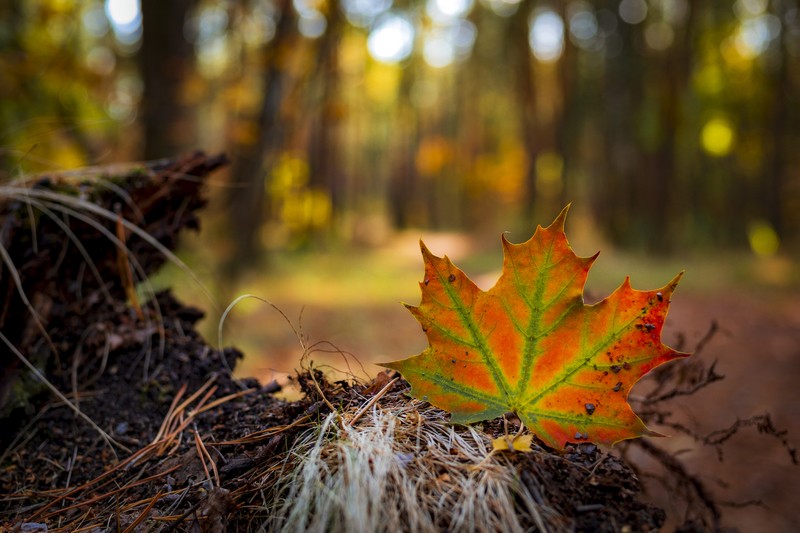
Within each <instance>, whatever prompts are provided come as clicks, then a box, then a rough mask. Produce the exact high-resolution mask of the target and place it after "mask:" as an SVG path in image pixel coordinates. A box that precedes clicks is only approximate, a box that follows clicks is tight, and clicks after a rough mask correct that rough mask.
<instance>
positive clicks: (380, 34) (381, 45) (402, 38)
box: [367, 13, 415, 63]
mask: <svg viewBox="0 0 800 533" xmlns="http://www.w3.org/2000/svg"><path fill="white" fill-rule="evenodd" d="M414 36H415V31H414V25H413V24H412V23H411V21H410V20H408V18H407V17H405V16H403V15H398V14H395V13H387V14H386V15H384V16H382V17H381V18H380V19H379V20H378V21H377V22H376V23H375V27H374V28H373V29H372V31H371V32H370V34H369V38H368V39H367V49H368V50H369V53H370V55H371V56H372V57H373V58H375V59H377V60H378V61H382V62H384V63H399V62H400V61H403V60H404V59H407V58H408V56H410V55H411V52H412V50H413V49H414Z"/></svg>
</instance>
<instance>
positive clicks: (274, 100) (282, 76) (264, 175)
mask: <svg viewBox="0 0 800 533" xmlns="http://www.w3.org/2000/svg"><path fill="white" fill-rule="evenodd" d="M276 10H277V22H276V25H275V33H274V36H273V37H272V39H271V40H270V41H269V42H268V43H267V44H265V45H264V46H263V47H262V48H261V49H260V50H259V51H258V57H259V60H258V68H259V70H260V72H261V79H262V87H261V90H260V93H261V106H260V110H259V112H258V115H257V116H256V117H254V118H251V119H250V120H252V121H253V123H254V124H253V126H254V127H253V128H252V129H253V130H254V131H255V132H256V134H255V136H254V137H253V138H249V137H248V138H247V139H246V141H245V142H243V143H241V144H240V145H239V146H237V147H236V153H235V159H234V166H233V171H232V179H233V184H232V187H231V188H230V189H229V194H228V207H227V213H228V216H227V219H228V224H229V227H230V229H231V238H232V240H233V250H232V253H231V254H230V256H229V257H228V258H227V261H226V263H227V264H226V270H227V271H228V273H229V274H231V275H235V274H236V273H237V272H239V271H240V270H241V269H243V268H244V267H246V266H250V265H253V264H255V263H257V262H258V260H259V258H260V254H261V252H262V250H263V247H262V246H261V243H260V241H259V239H260V232H261V227H262V224H263V223H264V222H265V221H266V220H268V219H269V218H270V212H269V202H268V201H267V195H266V183H267V179H268V178H269V175H270V172H271V169H272V167H273V165H274V163H275V160H276V158H277V156H278V152H279V150H280V149H281V148H282V145H283V140H284V135H285V131H286V123H285V117H284V116H282V111H283V110H282V106H283V104H284V101H285V99H286V98H287V95H288V94H289V92H290V91H291V87H289V84H290V81H291V79H290V73H289V67H290V59H291V52H292V47H293V46H295V45H296V41H297V38H298V37H297V31H296V26H297V20H296V17H295V15H294V12H293V11H292V3H291V1H290V0H280V1H279V3H278V5H277V6H276Z"/></svg>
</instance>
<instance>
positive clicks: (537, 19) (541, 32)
mask: <svg viewBox="0 0 800 533" xmlns="http://www.w3.org/2000/svg"><path fill="white" fill-rule="evenodd" d="M528 43H529V44H530V47H531V51H533V55H534V56H535V57H536V59H538V60H539V61H542V62H545V63H549V62H552V61H556V60H557V59H558V58H559V57H561V53H562V52H563V51H564V20H563V19H562V18H561V16H560V15H559V14H558V13H556V12H555V11H553V10H552V9H550V8H541V9H536V10H534V12H533V13H532V14H531V19H530V31H529V33H528Z"/></svg>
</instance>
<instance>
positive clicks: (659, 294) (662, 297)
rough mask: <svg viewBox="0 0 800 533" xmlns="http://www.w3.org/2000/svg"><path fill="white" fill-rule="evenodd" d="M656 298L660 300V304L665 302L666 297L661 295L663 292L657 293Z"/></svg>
mask: <svg viewBox="0 0 800 533" xmlns="http://www.w3.org/2000/svg"><path fill="white" fill-rule="evenodd" d="M656 298H658V301H659V302H663V301H664V295H663V294H661V292H657V293H656Z"/></svg>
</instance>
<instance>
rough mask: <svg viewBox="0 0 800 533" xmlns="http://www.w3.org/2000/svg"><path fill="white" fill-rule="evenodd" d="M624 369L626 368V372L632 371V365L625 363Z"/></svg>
mask: <svg viewBox="0 0 800 533" xmlns="http://www.w3.org/2000/svg"><path fill="white" fill-rule="evenodd" d="M622 368H624V369H625V370H630V369H631V365H630V363H625V364H624V365H622Z"/></svg>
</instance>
